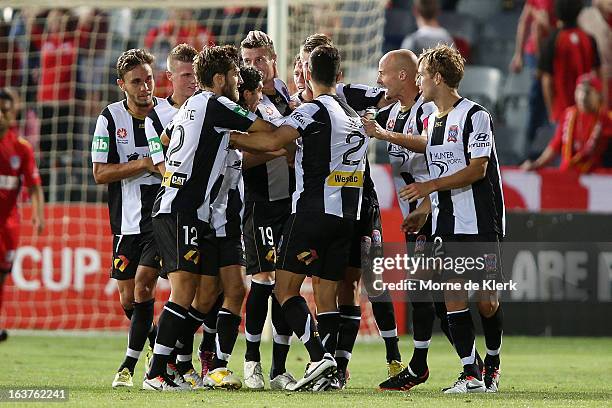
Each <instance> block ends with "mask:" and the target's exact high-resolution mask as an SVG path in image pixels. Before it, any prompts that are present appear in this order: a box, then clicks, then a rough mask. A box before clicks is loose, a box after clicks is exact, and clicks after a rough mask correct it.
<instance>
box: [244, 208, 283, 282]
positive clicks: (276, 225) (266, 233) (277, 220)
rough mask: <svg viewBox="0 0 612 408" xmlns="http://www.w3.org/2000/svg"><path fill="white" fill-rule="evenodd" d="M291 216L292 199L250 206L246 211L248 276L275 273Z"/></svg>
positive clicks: (245, 240) (245, 232)
mask: <svg viewBox="0 0 612 408" xmlns="http://www.w3.org/2000/svg"><path fill="white" fill-rule="evenodd" d="M290 215H291V199H286V200H279V201H272V202H268V201H258V202H248V203H246V205H245V208H244V246H245V248H246V267H247V270H246V273H247V275H254V274H257V273H259V272H272V271H275V270H276V258H277V253H278V247H277V245H278V242H279V241H280V237H281V234H282V233H283V226H284V225H285V222H286V221H287V219H288V218H289V216H290Z"/></svg>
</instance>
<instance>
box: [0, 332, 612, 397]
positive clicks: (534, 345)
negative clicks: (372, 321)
mask: <svg viewBox="0 0 612 408" xmlns="http://www.w3.org/2000/svg"><path fill="white" fill-rule="evenodd" d="M198 337H199V336H198ZM294 340H295V339H294ZM196 341H198V340H196ZM480 341H481V342H482V339H480ZM411 343H412V342H411V341H410V339H409V338H403V339H402V341H401V343H400V345H401V347H402V352H403V355H404V359H405V360H409V356H410V353H411ZM125 346H126V340H125V339H124V338H123V337H121V336H109V335H100V336H96V337H92V336H57V335H55V336H54V335H52V334H49V333H46V334H41V335H35V336H31V335H20V334H13V335H12V336H11V337H9V340H8V341H6V342H3V343H0V365H1V367H2V368H1V370H0V388H3V389H6V388H11V387H21V388H23V387H26V388H28V387H42V388H44V387H66V388H68V389H69V401H68V403H60V404H54V405H52V406H66V405H69V406H88V407H90V406H101V407H102V406H113V407H120V406H129V407H131V408H134V407H141V406H142V407H144V406H146V407H176V406H203V404H207V406H209V407H220V408H221V407H222V408H233V407H283V408H285V407H298V406H299V407H326V408H336V407H377V408H378V407H383V406H389V407H398V406H405V407H426V406H435V407H437V408H439V407H445V406H478V407H487V406H495V407H504V406H511V407H544V406H545V407H583V406H594V407H595V406H596V407H602V406H612V386H611V385H610V380H611V379H612V339H609V338H547V337H510V336H506V337H505V338H504V346H503V353H502V376H501V391H500V392H499V393H498V394H480V395H476V394H469V395H461V396H451V395H443V394H442V393H441V392H440V389H441V388H442V387H444V386H448V385H450V384H451V383H452V382H453V381H454V379H455V377H456V376H457V373H458V372H459V362H458V358H457V356H456V355H455V353H454V352H453V350H452V349H451V348H450V346H449V345H448V344H447V342H446V340H445V339H444V338H442V337H435V338H434V339H433V341H432V347H431V350H430V353H429V365H430V372H431V375H430V378H429V380H428V381H427V383H425V384H422V385H420V386H418V387H416V388H414V389H413V390H412V391H410V392H407V393H402V392H380V391H377V390H376V386H377V384H378V383H379V381H381V380H383V379H384V377H385V375H386V366H385V361H384V356H385V354H384V345H383V343H382V341H379V340H378V339H375V340H374V341H372V342H368V343H359V344H357V346H356V347H355V350H354V351H353V358H352V360H351V364H350V366H349V369H350V371H351V380H350V381H349V388H348V389H347V390H344V391H335V392H325V393H290V392H272V391H259V392H253V391H248V390H240V391H224V390H218V391H198V392H187V393H157V392H151V391H141V390H139V388H140V387H139V386H140V385H141V379H142V373H143V363H142V361H143V359H144V356H143V357H142V358H141V361H140V362H139V364H138V366H137V367H136V375H135V379H134V385H135V386H134V388H133V389H118V390H113V389H112V388H111V386H110V384H111V382H112V379H113V376H114V373H115V370H116V369H117V367H118V366H119V364H120V362H121V360H122V358H123V352H124V350H125ZM480 347H481V348H483V347H484V345H482V344H480ZM243 355H244V339H243V338H239V339H238V342H237V344H236V349H235V350H234V355H233V358H232V361H231V363H230V368H232V369H233V370H235V371H236V372H237V373H238V374H239V375H242V359H243ZM270 355H271V345H270V344H269V343H264V344H263V345H262V358H263V366H264V372H265V373H267V372H268V368H269V365H270V363H269V362H270ZM305 360H306V353H305V350H304V347H303V346H302V345H301V344H300V343H299V342H298V341H294V347H292V349H291V352H290V354H289V361H288V369H289V370H290V371H291V372H292V373H294V375H295V376H296V377H299V376H301V374H302V370H303V369H304V366H305V362H306V361H305ZM196 368H198V369H199V363H196ZM266 385H268V384H266ZM208 404H212V405H208ZM0 405H3V406H4V405H7V404H6V401H2V403H1V404H0ZM37 405H39V406H41V405H43V404H37ZM44 405H48V403H47V404H44ZM16 406H21V407H23V406H24V405H23V403H20V404H17V405H16Z"/></svg>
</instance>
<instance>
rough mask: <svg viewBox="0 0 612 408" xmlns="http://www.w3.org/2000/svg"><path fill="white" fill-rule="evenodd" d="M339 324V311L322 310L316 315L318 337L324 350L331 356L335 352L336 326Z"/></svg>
mask: <svg viewBox="0 0 612 408" xmlns="http://www.w3.org/2000/svg"><path fill="white" fill-rule="evenodd" d="M339 325H340V313H338V312H337V311H336V312H324V313H319V314H318V315H317V327H318V329H319V337H320V338H321V342H322V343H323V346H324V347H325V350H327V352H328V353H329V354H331V355H332V356H333V355H335V354H336V346H337V345H338V326H339Z"/></svg>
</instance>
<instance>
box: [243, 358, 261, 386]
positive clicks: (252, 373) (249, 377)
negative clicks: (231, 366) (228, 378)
mask: <svg viewBox="0 0 612 408" xmlns="http://www.w3.org/2000/svg"><path fill="white" fill-rule="evenodd" d="M244 385H245V386H246V387H247V388H249V389H251V390H263V389H264V387H265V383H264V377H263V372H262V370H261V363H260V362H259V361H245V362H244Z"/></svg>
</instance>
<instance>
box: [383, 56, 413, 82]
mask: <svg viewBox="0 0 612 408" xmlns="http://www.w3.org/2000/svg"><path fill="white" fill-rule="evenodd" d="M417 61H418V58H417V56H416V55H415V54H414V52H412V51H410V50H393V51H389V52H388V53H386V54H385V55H383V57H382V58H381V59H380V65H381V66H384V67H385V68H386V69H388V70H391V71H396V72H397V71H401V70H404V71H406V74H407V75H408V76H410V77H411V78H414V77H416V72H417V68H418V62H417Z"/></svg>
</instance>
